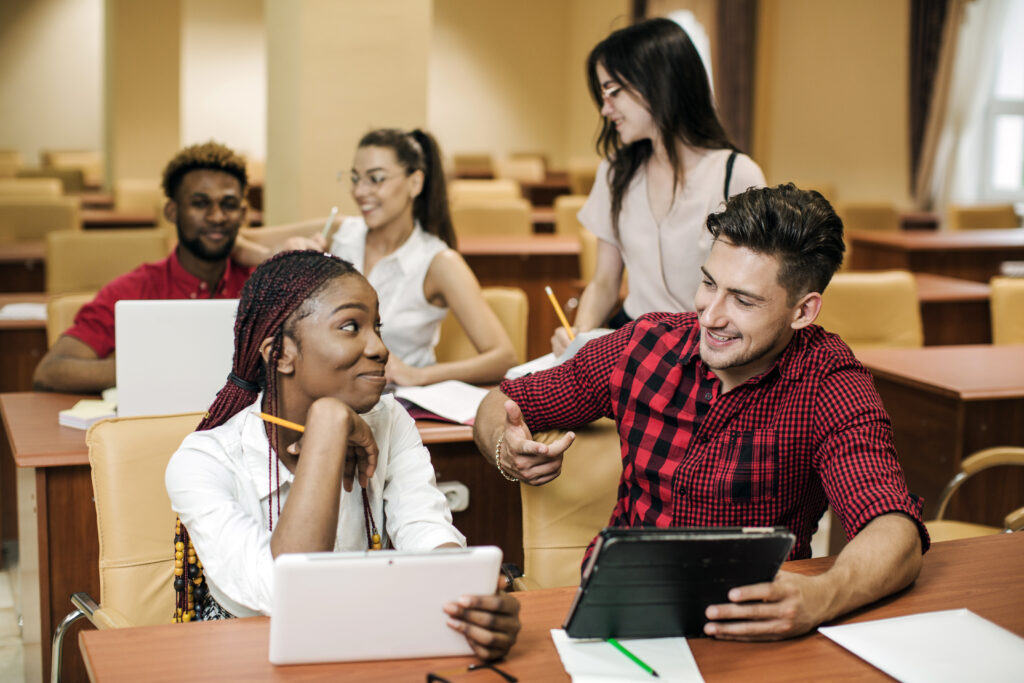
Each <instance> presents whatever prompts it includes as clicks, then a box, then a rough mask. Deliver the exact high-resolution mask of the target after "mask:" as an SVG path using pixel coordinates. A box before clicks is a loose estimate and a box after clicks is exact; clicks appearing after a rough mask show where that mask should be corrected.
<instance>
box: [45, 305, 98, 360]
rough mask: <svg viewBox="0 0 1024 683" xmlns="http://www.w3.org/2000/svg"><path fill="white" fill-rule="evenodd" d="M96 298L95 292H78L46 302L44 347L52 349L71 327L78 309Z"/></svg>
mask: <svg viewBox="0 0 1024 683" xmlns="http://www.w3.org/2000/svg"><path fill="white" fill-rule="evenodd" d="M95 297H96V292H78V293H75V294H61V295H59V296H55V297H51V298H50V300H49V301H47V302H46V346H47V348H49V347H52V346H53V345H54V344H55V343H56V342H57V340H58V339H59V338H60V335H62V334H64V330H66V329H68V328H69V327H71V324H72V323H73V322H75V316H76V315H78V309H80V308H81V307H82V306H84V305H85V304H87V303H89V302H90V301H92V300H93V299H94V298H95Z"/></svg>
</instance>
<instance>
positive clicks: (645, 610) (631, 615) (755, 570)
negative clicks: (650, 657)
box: [563, 527, 794, 638]
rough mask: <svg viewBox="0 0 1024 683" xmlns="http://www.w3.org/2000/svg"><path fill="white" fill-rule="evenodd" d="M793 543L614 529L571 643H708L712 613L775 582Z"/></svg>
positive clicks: (583, 587)
mask: <svg viewBox="0 0 1024 683" xmlns="http://www.w3.org/2000/svg"><path fill="white" fill-rule="evenodd" d="M793 542H794V537H793V534H792V533H790V532H789V530H788V529H786V528H785V527H754V528H751V527H707V528H648V527H644V528H632V529H625V528H623V529H620V528H611V527H609V528H607V529H605V530H603V531H602V532H601V534H600V535H599V536H598V539H597V544H596V545H595V547H594V552H593V554H592V555H591V556H590V561H589V562H588V563H587V566H586V568H585V569H584V572H583V581H582V583H581V584H580V588H579V590H578V591H577V592H576V598H575V599H574V600H573V603H572V606H571V607H570V608H569V615H568V616H567V617H566V618H565V624H564V625H563V628H565V631H566V633H567V634H568V635H569V636H570V637H572V638H661V637H667V636H699V635H703V629H704V624H705V623H706V622H707V619H706V618H705V617H704V610H705V609H706V608H707V606H708V605H714V604H721V603H725V602H728V601H729V598H728V593H729V590H730V589H732V588H735V587H736V586H745V585H748V584H752V583H761V582H765V581H771V580H772V579H773V578H775V574H776V572H778V570H779V566H780V565H781V564H782V562H783V561H784V560H785V559H786V557H787V556H788V555H789V551H790V549H791V548H792V547H793Z"/></svg>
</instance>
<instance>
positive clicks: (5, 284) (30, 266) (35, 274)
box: [0, 240, 46, 293]
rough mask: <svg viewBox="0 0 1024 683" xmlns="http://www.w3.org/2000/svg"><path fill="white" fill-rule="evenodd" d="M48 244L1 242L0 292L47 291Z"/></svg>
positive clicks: (38, 242) (39, 241)
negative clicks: (46, 261) (46, 263)
mask: <svg viewBox="0 0 1024 683" xmlns="http://www.w3.org/2000/svg"><path fill="white" fill-rule="evenodd" d="M45 260H46V242H45V241H43V240H31V241H26V242H0V292H3V293H13V292H41V291H43V290H44V289H46V270H45Z"/></svg>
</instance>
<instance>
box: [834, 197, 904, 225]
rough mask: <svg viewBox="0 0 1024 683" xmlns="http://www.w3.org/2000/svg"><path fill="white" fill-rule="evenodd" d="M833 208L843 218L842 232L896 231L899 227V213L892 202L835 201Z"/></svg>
mask: <svg viewBox="0 0 1024 683" xmlns="http://www.w3.org/2000/svg"><path fill="white" fill-rule="evenodd" d="M835 210H836V213H837V214H839V217H840V218H842V219H843V231H844V232H847V231H850V230H876V231H885V232H896V231H898V230H899V229H900V213H899V211H897V210H896V206H895V205H894V204H893V203H892V202H836V205H835Z"/></svg>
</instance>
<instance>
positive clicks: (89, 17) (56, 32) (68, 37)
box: [0, 0, 103, 166]
mask: <svg viewBox="0 0 1024 683" xmlns="http://www.w3.org/2000/svg"><path fill="white" fill-rule="evenodd" d="M102 41H103V1H102V0H2V2H0V103H3V104H2V113H0V147H2V148H13V149H17V150H20V151H21V153H22V156H23V157H24V161H25V163H27V164H29V165H33V166H37V165H39V151H40V150H42V149H54V148H63V149H92V150H98V149H100V147H101V144H102V142H101V138H102V131H103V125H102V113H101V111H102V107H101V101H102V93H103V85H102V84H103V67H102Z"/></svg>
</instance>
